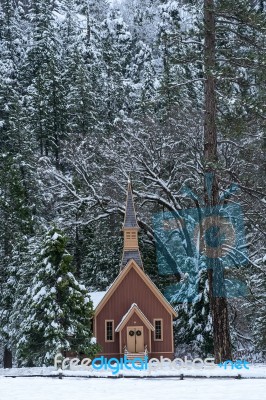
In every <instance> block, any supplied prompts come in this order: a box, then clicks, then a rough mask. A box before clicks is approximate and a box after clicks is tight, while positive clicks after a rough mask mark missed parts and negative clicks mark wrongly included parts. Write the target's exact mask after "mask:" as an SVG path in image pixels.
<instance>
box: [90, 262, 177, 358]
mask: <svg viewBox="0 0 266 400" xmlns="http://www.w3.org/2000/svg"><path fill="white" fill-rule="evenodd" d="M133 303H136V304H137V305H138V307H139V308H140V310H141V311H142V312H143V313H144V315H145V316H146V317H147V318H148V320H149V321H150V322H151V324H153V320H154V319H156V318H162V319H163V341H162V342H157V341H154V340H153V332H152V333H151V335H152V337H151V345H152V349H151V350H152V354H153V353H158V352H159V353H162V354H163V353H165V354H168V353H169V355H168V356H170V353H171V352H172V329H173V327H172V316H171V314H170V313H169V312H168V311H167V310H166V308H165V307H164V306H163V305H162V303H161V302H160V301H159V300H158V298H157V297H156V296H155V294H154V293H153V292H152V291H151V289H150V288H149V287H148V286H147V284H146V283H145V282H144V281H143V280H142V279H141V277H140V276H139V274H138V273H137V272H136V271H135V270H134V268H133V267H132V268H131V269H130V270H129V272H128V273H127V275H126V276H125V278H124V279H123V280H122V282H121V283H120V284H119V286H118V287H117V289H116V290H115V292H114V293H113V294H112V295H111V297H110V299H109V300H108V302H107V303H106V304H105V305H104V307H103V308H102V310H101V311H100V312H99V314H98V315H97V319H96V321H97V322H96V323H97V328H96V329H97V333H96V335H97V341H98V343H99V344H100V345H101V346H102V348H103V351H102V353H101V354H105V355H107V354H108V355H110V354H119V333H115V341H114V342H113V343H105V336H104V335H105V320H108V319H113V320H114V324H115V328H116V327H117V325H118V324H119V322H120V321H121V319H122V317H123V316H124V315H125V314H126V313H127V311H128V310H129V308H130V307H131V305H132V304H133ZM133 322H134V321H133ZM141 325H143V326H144V324H143V323H142V322H141ZM123 335H124V333H123ZM122 340H123V342H124V341H125V337H124V336H123V337H122ZM123 342H122V346H123ZM145 344H146V336H145ZM152 354H151V356H152ZM155 357H158V354H156V355H155Z"/></svg>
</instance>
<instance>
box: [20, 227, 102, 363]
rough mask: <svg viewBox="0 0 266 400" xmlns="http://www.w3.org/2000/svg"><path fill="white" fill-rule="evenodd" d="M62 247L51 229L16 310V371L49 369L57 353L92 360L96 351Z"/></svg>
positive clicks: (87, 306)
mask: <svg viewBox="0 0 266 400" xmlns="http://www.w3.org/2000/svg"><path fill="white" fill-rule="evenodd" d="M66 241H67V239H66V237H65V236H64V234H63V233H62V232H61V231H60V230H58V229H56V228H52V229H51V230H50V231H49V232H48V233H47V234H46V236H45V240H44V243H43V246H42V249H41V251H40V254H39V257H38V260H37V261H36V265H35V266H34V267H35V275H34V278H33V281H32V282H31V283H30V286H29V288H28V290H27V291H26V293H25V294H24V297H23V298H22V299H20V304H17V307H18V311H17V312H18V313H21V316H23V318H20V321H21V324H20V328H19V334H18V341H17V351H16V355H17V359H18V362H19V364H20V365H35V366H38V365H39V366H40V365H43V364H46V365H50V364H52V362H53V358H54V356H55V354H56V353H58V352H62V353H64V352H66V351H74V352H77V353H83V354H86V355H88V356H93V355H94V354H95V352H96V351H97V350H98V348H97V345H96V344H94V343H92V342H91V338H92V331H91V322H90V320H91V318H92V315H93V305H92V302H91V300H90V297H89V295H88V292H87V290H86V288H85V287H84V286H82V285H80V284H79V283H78V282H77V280H76V279H75V276H74V270H73V267H72V256H71V255H70V254H69V253H68V252H67V251H66ZM14 317H15V316H14Z"/></svg>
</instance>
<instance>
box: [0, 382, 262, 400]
mask: <svg viewBox="0 0 266 400" xmlns="http://www.w3.org/2000/svg"><path fill="white" fill-rule="evenodd" d="M265 393H266V380H264V379H256V380H254V379H246V380H232V379H230V380H229V379H220V380H218V379H185V380H183V381H181V380H177V379H167V378H165V379H150V380H149V379H133V378H132V379H101V378H100V379H99V378H98V379H97V378H92V379H78V378H64V379H63V380H59V379H53V378H15V379H14V378H4V377H0V399H1V400H56V399H64V400H75V399H76V400H84V399H95V400H96V399H97V400H107V399H108V400H120V399H121V400H122V399H123V400H124V399H127V400H136V399H145V400H146V399H147V400H157V399H158V400H159V399H160V400H162V399H166V400H203V399H211V400H224V399H226V400H243V399H247V400H262V399H265Z"/></svg>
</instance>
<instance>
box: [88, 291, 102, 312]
mask: <svg viewBox="0 0 266 400" xmlns="http://www.w3.org/2000/svg"><path fill="white" fill-rule="evenodd" d="M105 294H106V292H91V293H89V295H90V298H91V301H92V302H93V308H94V309H95V308H96V307H97V306H98V304H99V303H100V301H101V300H102V298H103V297H104V295H105Z"/></svg>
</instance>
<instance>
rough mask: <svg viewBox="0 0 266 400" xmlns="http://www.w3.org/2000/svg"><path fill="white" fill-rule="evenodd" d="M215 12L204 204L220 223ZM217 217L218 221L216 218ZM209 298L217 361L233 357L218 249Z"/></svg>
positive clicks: (210, 10)
mask: <svg viewBox="0 0 266 400" xmlns="http://www.w3.org/2000/svg"><path fill="white" fill-rule="evenodd" d="M215 37H216V36H215V12H214V0H204V44H205V49H204V69H205V81H204V82H205V83H204V85H205V88H204V96H205V115H204V159H205V187H204V191H205V205H206V210H207V211H206V214H207V215H209V216H210V217H211V218H212V219H213V224H214V225H216V224H217V225H218V226H219V221H217V216H215V215H214V214H215V213H212V210H213V207H216V206H217V205H218V204H219V186H218V180H217V176H216V174H215V171H216V168H217V162H218V151H217V129H216V82H215V75H214V70H215ZM215 220H216V222H215ZM208 281H209V299H210V308H211V313H212V322H213V341H214V357H215V362H216V363H219V362H221V361H226V360H230V359H232V353H231V342H230V331H229V320H228V308H227V298H226V293H225V282H224V268H223V265H222V263H221V261H220V260H219V257H218V256H217V253H216V258H215V257H213V258H212V257H210V258H209V259H208Z"/></svg>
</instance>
